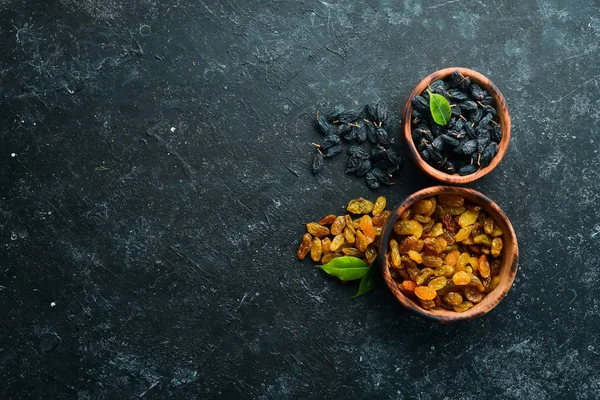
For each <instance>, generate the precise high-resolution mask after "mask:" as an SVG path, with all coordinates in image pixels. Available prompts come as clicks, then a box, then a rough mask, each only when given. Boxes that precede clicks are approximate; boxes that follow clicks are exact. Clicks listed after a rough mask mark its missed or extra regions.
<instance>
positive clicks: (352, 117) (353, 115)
mask: <svg viewBox="0 0 600 400" xmlns="http://www.w3.org/2000/svg"><path fill="white" fill-rule="evenodd" d="M360 119H362V108H359V109H356V110H350V111H344V112H343V113H341V114H340V116H339V121H340V122H341V123H343V124H345V123H351V122H356V121H358V120H360Z"/></svg>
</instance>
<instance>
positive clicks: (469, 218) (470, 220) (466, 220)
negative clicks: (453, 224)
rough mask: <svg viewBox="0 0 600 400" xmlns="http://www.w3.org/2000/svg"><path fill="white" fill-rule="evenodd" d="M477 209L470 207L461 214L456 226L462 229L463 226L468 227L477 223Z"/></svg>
mask: <svg viewBox="0 0 600 400" xmlns="http://www.w3.org/2000/svg"><path fill="white" fill-rule="evenodd" d="M479 210H480V209H479V207H472V208H470V209H468V210H467V211H465V212H464V213H462V214H461V216H460V217H459V218H458V224H459V225H460V226H462V227H463V228H464V227H465V226H470V225H473V224H474V223H475V221H477V217H479Z"/></svg>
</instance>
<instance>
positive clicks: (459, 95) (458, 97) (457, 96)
mask: <svg viewBox="0 0 600 400" xmlns="http://www.w3.org/2000/svg"><path fill="white" fill-rule="evenodd" d="M448 96H449V97H450V100H454V101H457V102H461V101H467V100H469V96H467V95H466V94H464V93H463V92H461V91H460V90H458V89H450V90H448Z"/></svg>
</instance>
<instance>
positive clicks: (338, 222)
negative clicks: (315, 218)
mask: <svg viewBox="0 0 600 400" xmlns="http://www.w3.org/2000/svg"><path fill="white" fill-rule="evenodd" d="M345 226H346V218H345V217H344V216H343V215H340V216H339V217H336V219H335V221H333V223H332V224H331V234H332V235H339V234H340V233H342V231H343V229H344V227H345Z"/></svg>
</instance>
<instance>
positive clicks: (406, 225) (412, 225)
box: [394, 219, 423, 239]
mask: <svg viewBox="0 0 600 400" xmlns="http://www.w3.org/2000/svg"><path fill="white" fill-rule="evenodd" d="M394 231H395V232H396V233H397V234H398V235H412V236H414V237H416V238H417V239H419V238H420V237H421V235H422V234H423V226H422V225H421V224H420V223H419V222H417V221H415V220H414V219H411V220H408V221H404V220H400V221H398V222H396V223H395V224H394Z"/></svg>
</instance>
